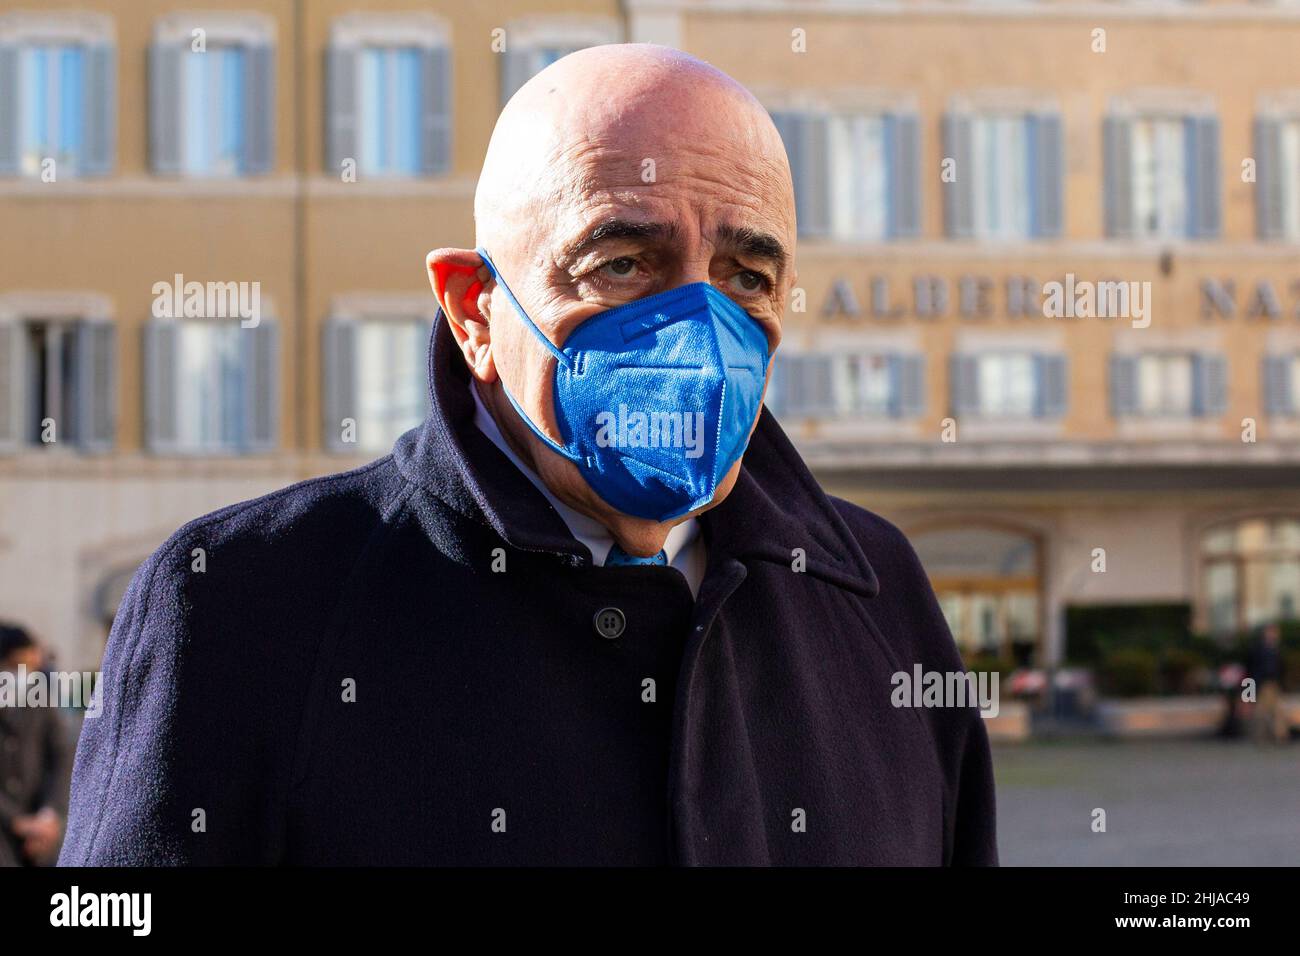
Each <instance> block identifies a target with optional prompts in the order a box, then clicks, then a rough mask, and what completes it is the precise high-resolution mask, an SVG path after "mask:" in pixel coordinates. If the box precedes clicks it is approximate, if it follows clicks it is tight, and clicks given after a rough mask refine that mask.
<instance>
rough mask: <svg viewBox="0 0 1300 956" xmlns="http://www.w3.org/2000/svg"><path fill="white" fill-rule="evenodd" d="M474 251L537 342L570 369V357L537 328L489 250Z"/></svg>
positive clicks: (481, 248)
mask: <svg viewBox="0 0 1300 956" xmlns="http://www.w3.org/2000/svg"><path fill="white" fill-rule="evenodd" d="M474 251H475V252H477V253H478V254H479V257H480V258H482V260H483V264H484V265H485V266H487V267H488V272H490V273H492V278H493V279H495V280H496V281H497V283H498V284H499V285H500V286H501V291H502V292H504V293H505V294H506V298H507V299H509V300H510V304H511V305H513V306H514V307H515V312H516V313H518V315H519V318H521V319H523V320H524V322H525V323H527V325H528V327H529V328H530V329H532V330H533V335H535V336H537V340H538V341H539V342H541V343H542V345H543V346H545V348H546V351H548V352H550V353H551V354H552V355H554V356H555V360H556V361H557V362H559V363H560V364H561V365H563V366H564V367H565V368H568V367H569V357H568V356H567V355H565V354H564V353H563V352H561V351H560V349H559V348H558V347H557V346H556V344H555V343H554V342H552V341H551V340H550V339H548V338H547V337H546V335H545V334H544V333H543V332H542V330H541V329H539V328H538V327H537V324H536V323H535V322H533V320H532V319H530V318H529V317H528V313H527V312H526V311H525V310H524V307H523V306H522V305H520V304H519V300H518V299H516V298H515V294H514V293H513V292H511V291H510V286H509V285H507V284H506V280H505V279H503V278H501V273H500V272H498V271H497V265H496V263H495V262H493V261H492V257H491V256H489V255H488V252H487V250H486V249H484V248H483V247H482V246H479V247H478V248H477V249H475V250H474Z"/></svg>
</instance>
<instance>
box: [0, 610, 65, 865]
mask: <svg viewBox="0 0 1300 956" xmlns="http://www.w3.org/2000/svg"><path fill="white" fill-rule="evenodd" d="M44 666H45V662H44V656H43V654H42V652H41V648H40V646H39V645H38V644H37V643H36V641H35V640H33V638H32V636H31V635H30V634H28V633H27V631H26V630H24V629H23V628H21V627H17V626H15V625H11V624H0V866H41V865H48V864H51V863H53V862H54V858H55V856H56V854H57V853H58V849H59V839H60V838H61V837H62V836H63V819H64V816H65V815H66V814H67V809H68V771H69V769H70V766H69V765H70V763H71V760H70V758H71V753H70V751H71V747H70V739H69V736H68V732H67V731H66V730H65V728H64V726H63V723H62V720H61V719H60V717H59V711H58V708H57V707H55V706H53V705H52V704H50V702H49V699H48V697H40V698H37V697H35V696H29V695H28V693H27V690H28V685H29V684H30V683H31V680H32V678H33V675H39V673H40V672H41V671H42V670H43V669H44ZM5 685H8V686H7V687H6V686H5ZM29 702H30V703H33V704H37V706H29ZM47 704H49V706H46V705H47Z"/></svg>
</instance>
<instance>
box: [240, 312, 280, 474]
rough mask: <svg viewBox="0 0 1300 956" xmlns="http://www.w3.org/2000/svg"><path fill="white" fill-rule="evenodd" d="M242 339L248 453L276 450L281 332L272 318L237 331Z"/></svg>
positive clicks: (278, 416) (277, 442)
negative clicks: (246, 391)
mask: <svg viewBox="0 0 1300 956" xmlns="http://www.w3.org/2000/svg"><path fill="white" fill-rule="evenodd" d="M240 331H241V332H242V333H243V334H244V337H245V341H246V343H247V344H246V351H245V353H244V354H245V355H246V356H247V362H248V365H247V368H248V375H247V377H246V378H245V382H246V383H247V388H248V397H247V401H246V402H245V403H244V407H245V408H246V409H247V410H248V417H249V421H248V425H247V427H246V429H245V432H244V438H245V440H246V442H247V446H246V447H247V448H248V450H249V451H250V452H253V453H257V452H270V451H275V449H276V447H277V446H278V445H279V437H280V436H279V430H280V387H279V385H280V376H279V374H278V372H279V367H280V365H279V363H280V329H279V323H277V322H276V321H275V320H274V319H265V318H264V319H262V321H261V322H259V323H258V324H257V325H255V326H253V327H252V328H248V329H241V330H240Z"/></svg>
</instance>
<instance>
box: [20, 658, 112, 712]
mask: <svg viewBox="0 0 1300 956" xmlns="http://www.w3.org/2000/svg"><path fill="white" fill-rule="evenodd" d="M100 677H101V674H100V672H99V671H43V670H36V671H29V670H28V669H27V665H26V664H19V665H18V669H17V670H12V671H0V710H3V709H6V708H24V707H78V708H80V707H84V708H85V709H86V716H87V717H89V718H94V717H98V716H99V715H100V714H101V713H102V712H103V706H102V704H101V702H100V695H99V694H96V693H94V690H95V688H96V687H98V686H99V681H100Z"/></svg>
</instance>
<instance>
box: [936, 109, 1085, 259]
mask: <svg viewBox="0 0 1300 956" xmlns="http://www.w3.org/2000/svg"><path fill="white" fill-rule="evenodd" d="M944 158H945V159H951V160H952V161H953V167H952V173H953V176H952V178H951V179H950V180H945V182H944V187H943V188H944V197H945V204H944V215H945V219H946V227H947V232H948V235H949V237H951V238H955V239H972V238H973V239H986V240H994V241H999V240H1021V239H1045V238H1053V237H1056V236H1059V235H1061V231H1062V226H1063V205H1062V189H1063V177H1064V168H1063V166H1062V133H1061V119H1060V117H1059V116H1058V115H1057V114H1056V113H1054V112H1048V111H1038V110H1035V111H1023V110H988V111H982V112H969V111H965V110H955V111H952V112H950V113H949V114H948V115H947V116H946V117H945V118H944Z"/></svg>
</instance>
